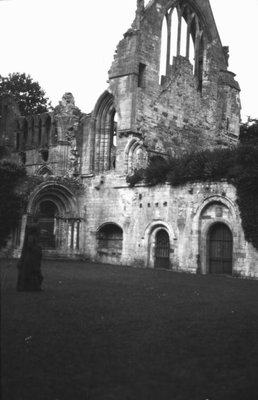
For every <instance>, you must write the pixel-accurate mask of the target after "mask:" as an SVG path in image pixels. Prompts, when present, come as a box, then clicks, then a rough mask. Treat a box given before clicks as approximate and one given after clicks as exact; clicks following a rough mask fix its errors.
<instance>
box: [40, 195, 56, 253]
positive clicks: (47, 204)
mask: <svg viewBox="0 0 258 400" xmlns="http://www.w3.org/2000/svg"><path fill="white" fill-rule="evenodd" d="M57 212H58V210H57V207H56V205H55V203H53V201H49V200H45V201H42V202H41V203H40V205H39V210H38V215H37V217H38V224H39V228H40V243H41V246H42V247H43V248H45V249H54V248H55V247H56V240H55V217H56V215H57Z"/></svg>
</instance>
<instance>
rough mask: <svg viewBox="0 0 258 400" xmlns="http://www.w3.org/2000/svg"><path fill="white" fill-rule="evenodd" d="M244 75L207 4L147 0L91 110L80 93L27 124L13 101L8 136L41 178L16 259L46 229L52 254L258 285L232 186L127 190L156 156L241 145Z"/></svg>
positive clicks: (6, 116) (256, 263)
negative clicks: (34, 227) (32, 227)
mask: <svg viewBox="0 0 258 400" xmlns="http://www.w3.org/2000/svg"><path fill="white" fill-rule="evenodd" d="M234 76H235V75H234V74H233V73H232V72H230V71H228V48H227V47H223V46H222V44H221V41H220V37H219V34H218V31H217V28H216V24H215V22H214V17H213V14H212V10H211V7H210V4H209V1H208V0H195V1H193V0H159V1H156V0H151V1H150V2H149V3H148V4H146V5H145V4H144V1H141V0H138V1H137V10H136V16H135V20H134V21H133V24H132V26H131V27H130V29H129V30H128V31H127V32H126V33H125V34H124V37H123V38H122V40H121V41H120V42H119V44H118V46H117V49H116V52H115V56H114V60H113V63H112V65H111V68H110V70H109V86H108V88H107V90H105V91H104V92H103V93H102V94H101V96H100V97H99V99H98V101H97V103H96V106H95V108H94V110H93V111H92V112H91V113H90V114H82V113H81V112H80V110H79V109H78V108H77V107H76V106H75V103H74V98H73V96H72V94H71V93H66V94H65V95H64V96H63V99H62V101H61V102H60V104H59V105H58V106H57V107H56V108H55V109H54V111H53V112H49V113H44V114H41V115H32V116H30V117H26V118H25V117H23V116H20V115H19V113H18V111H17V107H16V106H15V104H13V102H12V99H11V98H10V97H8V96H7V97H6V98H3V99H2V120H1V132H2V140H3V139H5V143H7V145H8V146H9V147H12V148H13V158H14V159H16V160H19V162H22V163H24V164H25V166H26V169H27V172H28V174H29V175H32V176H33V179H34V184H33V187H32V188H31V194H30V197H29V202H28V207H27V211H26V214H25V215H24V216H23V218H22V221H21V225H20V227H19V230H17V232H15V233H14V235H13V238H12V243H11V244H9V245H11V246H12V252H13V255H14V256H18V255H19V252H20V250H21V244H22V240H23V236H24V230H25V226H26V224H27V223H28V222H30V221H38V223H39V225H40V229H41V242H42V246H43V248H44V255H45V257H67V258H83V259H88V260H92V261H97V262H104V263H113V264H120V265H129V266H133V267H145V268H155V267H162V268H169V269H171V270H174V271H185V272H191V273H197V272H198V273H203V274H206V273H227V274H232V275H234V276H242V277H256V278H258V252H257V251H256V250H255V248H254V247H253V246H252V244H250V243H248V242H247V241H246V240H245V237H244V232H243V229H242V226H241V218H240V213H239V209H238V207H237V204H236V193H235V188H234V187H233V186H232V185H230V184H228V183H226V182H212V183H198V182H197V183H195V184H191V185H185V186H181V187H177V188H174V187H172V186H170V185H169V184H164V185H159V186H156V187H148V186H146V185H145V184H144V183H142V184H137V185H136V186H135V187H133V188H130V187H129V186H128V184H127V182H126V177H127V176H128V174H132V173H133V171H134V170H135V169H136V168H139V167H145V166H146V165H147V164H148V162H149V161H150V160H151V159H152V160H153V159H155V157H162V158H164V157H168V156H169V155H180V154H183V153H184V152H185V151H187V150H189V149H190V148H191V149H195V150H201V149H205V148H208V149H212V148H216V147H224V148H225V147H229V146H232V145H234V144H236V143H237V140H238V135H239V122H240V108H241V106H240V99H239V92H240V88H239V85H238V83H237V82H236V81H235V79H234Z"/></svg>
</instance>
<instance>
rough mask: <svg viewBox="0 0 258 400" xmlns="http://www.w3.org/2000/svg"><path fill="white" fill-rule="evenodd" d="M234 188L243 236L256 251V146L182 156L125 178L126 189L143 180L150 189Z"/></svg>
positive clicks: (257, 200) (257, 247)
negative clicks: (215, 184)
mask: <svg viewBox="0 0 258 400" xmlns="http://www.w3.org/2000/svg"><path fill="white" fill-rule="evenodd" d="M223 180H226V181H227V182H229V183H231V184H233V185H234V186H235V187H236V189H237V203H238V206H239V209H240V214H241V218H242V226H243V229H244V232H245V237H246V240H247V241H248V242H251V243H252V244H253V245H254V246H255V248H256V249H257V250H258V146H254V145H250V144H244V145H239V146H238V147H236V148H234V149H215V150H213V151H211V150H205V151H201V152H193V153H188V154H185V155H184V156H182V157H180V158H176V157H174V158H171V159H170V160H168V161H166V160H162V162H157V161H156V162H152V161H151V160H150V163H149V166H148V167H147V168H146V169H144V170H143V169H141V170H136V171H135V172H134V174H133V175H130V176H128V177H127V182H128V184H129V186H130V187H133V186H134V185H135V184H137V183H139V182H141V181H143V182H144V183H146V184H148V185H150V186H154V185H157V184H162V183H164V182H168V183H170V184H171V185H172V186H179V185H184V184H187V183H194V182H207V181H209V182H214V181H223Z"/></svg>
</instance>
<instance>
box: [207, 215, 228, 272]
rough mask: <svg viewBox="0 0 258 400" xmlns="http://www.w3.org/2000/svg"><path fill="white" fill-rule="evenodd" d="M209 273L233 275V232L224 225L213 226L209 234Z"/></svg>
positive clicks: (216, 224) (219, 223)
mask: <svg viewBox="0 0 258 400" xmlns="http://www.w3.org/2000/svg"><path fill="white" fill-rule="evenodd" d="M207 245H208V251H209V271H210V273H212V274H229V275H232V248H233V237H232V232H231V230H230V229H229V228H228V226H227V225H226V224H224V223H221V222H218V223H215V224H214V225H212V226H211V228H210V231H209V234H208V243H207Z"/></svg>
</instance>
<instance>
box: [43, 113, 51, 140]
mask: <svg viewBox="0 0 258 400" xmlns="http://www.w3.org/2000/svg"><path fill="white" fill-rule="evenodd" d="M45 128H46V130H45V138H44V146H48V145H49V137H50V128H51V118H50V116H48V117H47V119H46V122H45Z"/></svg>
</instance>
